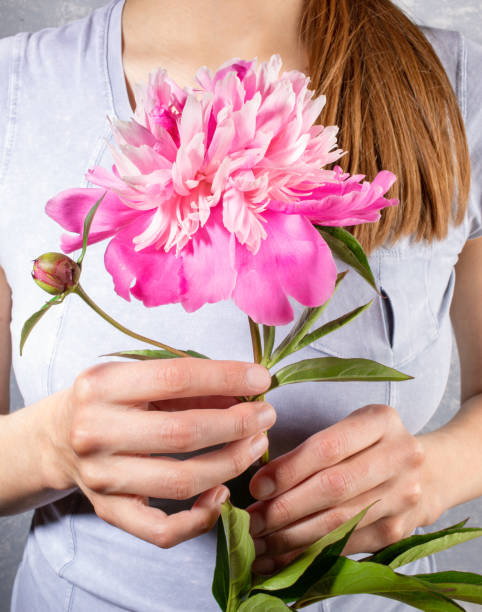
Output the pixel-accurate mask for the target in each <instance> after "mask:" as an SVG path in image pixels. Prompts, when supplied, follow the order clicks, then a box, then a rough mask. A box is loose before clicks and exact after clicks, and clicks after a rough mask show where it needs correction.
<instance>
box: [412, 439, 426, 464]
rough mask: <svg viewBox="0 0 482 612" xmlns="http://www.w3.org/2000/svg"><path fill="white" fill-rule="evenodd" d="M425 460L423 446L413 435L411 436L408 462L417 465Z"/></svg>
mask: <svg viewBox="0 0 482 612" xmlns="http://www.w3.org/2000/svg"><path fill="white" fill-rule="evenodd" d="M424 460H425V447H424V445H423V444H422V442H421V441H420V440H419V439H418V438H415V437H412V444H411V447H410V462H411V464H412V465H413V466H415V467H419V466H421V465H422V463H423V462H424Z"/></svg>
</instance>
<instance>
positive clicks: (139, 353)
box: [101, 349, 209, 361]
mask: <svg viewBox="0 0 482 612" xmlns="http://www.w3.org/2000/svg"><path fill="white" fill-rule="evenodd" d="M184 352H185V353H188V354H189V355H191V357H199V358H201V359H209V357H206V355H202V354H201V353H197V352H196V351H189V350H188V351H184ZM101 357H125V358H126V359H138V360H139V361H149V359H172V358H173V357H179V355H176V354H175V353H171V351H166V350H164V349H158V350H157V349H141V350H135V351H120V352H118V353H107V354H106V355H101Z"/></svg>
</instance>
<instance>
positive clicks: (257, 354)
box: [248, 316, 269, 465]
mask: <svg viewBox="0 0 482 612" xmlns="http://www.w3.org/2000/svg"><path fill="white" fill-rule="evenodd" d="M248 320H249V331H250V332H251V342H252V343H253V358H254V361H255V363H261V360H262V358H263V350H262V347H261V334H260V333H259V326H258V324H257V323H256V322H255V321H253V319H252V318H251V317H249V316H248ZM264 397H265V394H264V393H263V394H262V395H256V396H253V397H250V398H248V401H254V399H255V398H256V400H257V401H258V400H259V401H263V400H264ZM264 434H265V436H266V437H267V436H268V432H267V431H265V432H264ZM268 461H269V448H267V449H266V450H265V451H264V453H263V455H262V457H261V459H259V462H260V463H261V465H266V464H267V463H268Z"/></svg>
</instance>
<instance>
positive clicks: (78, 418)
mask: <svg viewBox="0 0 482 612" xmlns="http://www.w3.org/2000/svg"><path fill="white" fill-rule="evenodd" d="M85 417H86V415H85V414H83V413H79V412H77V414H76V415H75V416H74V417H73V419H72V423H71V425H70V428H69V432H68V435H69V444H70V447H71V448H72V450H73V451H74V453H75V454H76V455H78V456H79V457H83V456H86V455H89V454H91V453H93V452H95V451H97V450H99V448H100V447H101V440H100V438H99V434H98V432H96V431H95V429H94V428H93V427H92V426H91V424H90V422H89V419H87V418H85Z"/></svg>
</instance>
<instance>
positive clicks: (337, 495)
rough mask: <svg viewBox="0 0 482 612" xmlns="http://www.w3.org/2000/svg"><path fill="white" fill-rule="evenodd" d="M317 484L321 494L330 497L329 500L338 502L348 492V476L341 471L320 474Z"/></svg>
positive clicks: (328, 471) (326, 471)
mask: <svg viewBox="0 0 482 612" xmlns="http://www.w3.org/2000/svg"><path fill="white" fill-rule="evenodd" d="M319 484H320V486H321V490H322V492H323V493H324V494H325V495H326V493H327V492H328V494H329V495H330V499H333V500H334V501H340V500H342V499H344V498H345V497H346V495H347V494H348V493H349V490H350V483H349V476H348V474H347V473H346V472H345V471H343V470H339V469H338V470H325V471H323V472H320V475H319Z"/></svg>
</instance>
